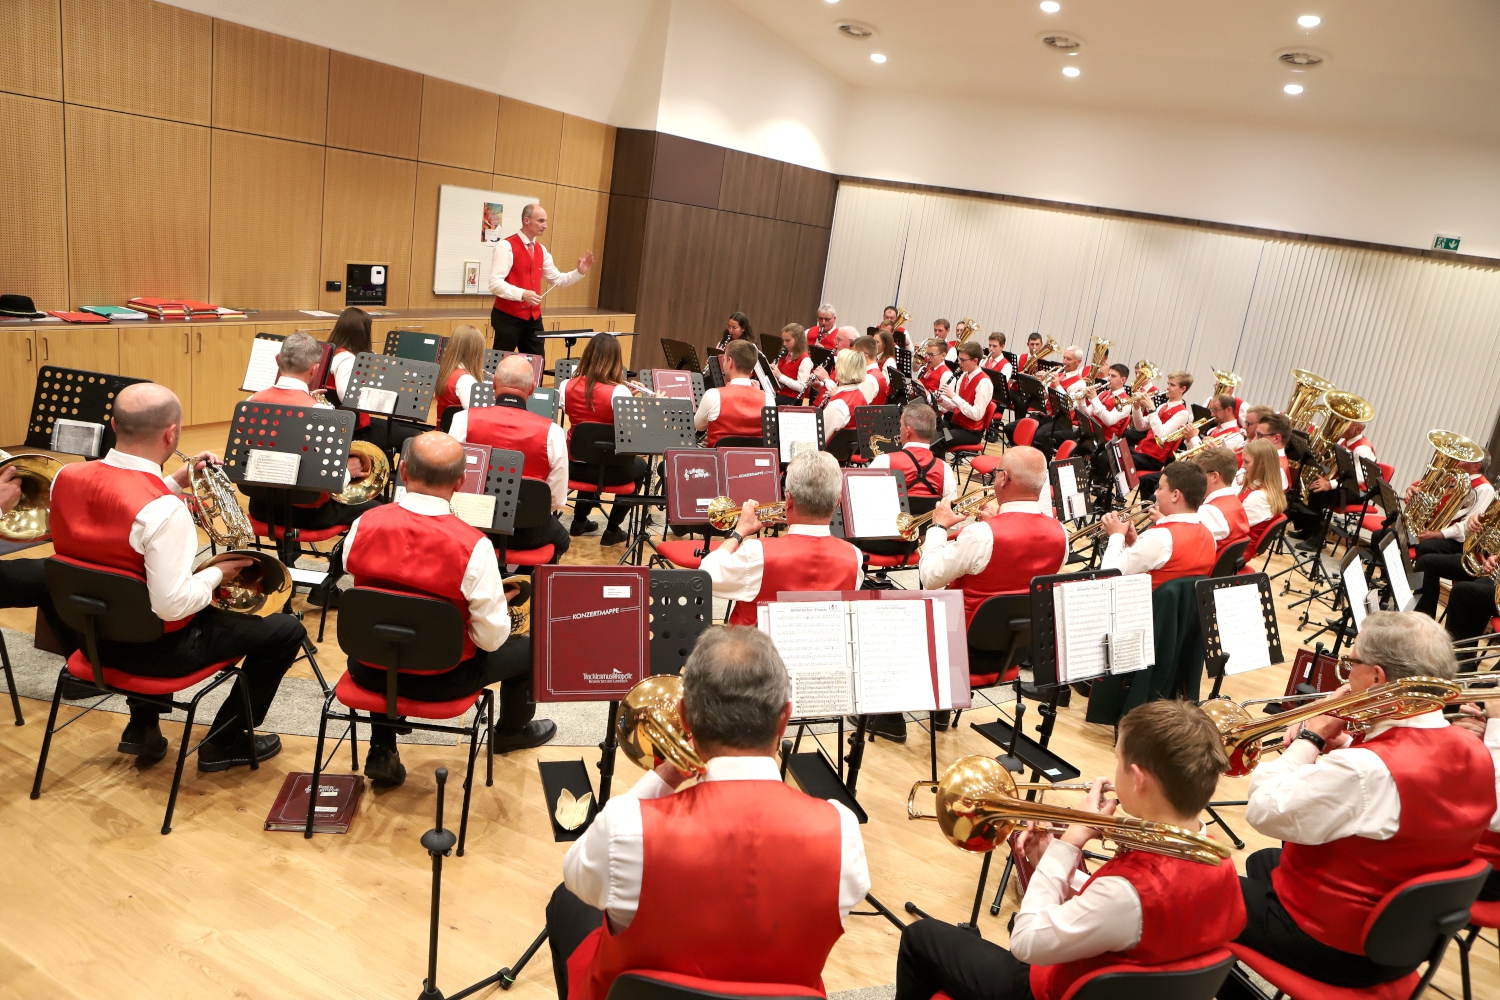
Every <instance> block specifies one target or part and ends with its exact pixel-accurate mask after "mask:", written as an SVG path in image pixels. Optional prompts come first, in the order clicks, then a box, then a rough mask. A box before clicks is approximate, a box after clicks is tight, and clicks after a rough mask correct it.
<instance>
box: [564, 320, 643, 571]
mask: <svg viewBox="0 0 1500 1000" xmlns="http://www.w3.org/2000/svg"><path fill="white" fill-rule="evenodd" d="M624 378H625V363H624V361H622V360H621V357H620V342H619V340H617V339H616V338H615V335H614V334H612V333H596V334H594V336H593V337H592V338H590V340H589V342H588V343H587V344H585V345H584V347H583V356H582V357H581V358H580V359H579V362H578V369H577V370H576V371H575V372H573V377H572V378H569V379H564V380H563V385H562V394H563V405H564V407H565V408H566V410H567V414H568V449H569V452H568V453H569V455H571V454H572V445H573V432H574V431H575V430H577V429H578V428H579V427H581V426H583V425H584V424H605V425H608V426H611V427H612V426H614V422H615V407H614V401H615V400H617V399H628V398H629V397H630V394H631V393H630V389H629V388H628V387H627V386H625V385H624V384H623V380H624ZM611 440H613V438H611ZM568 478H569V479H572V480H574V481H579V482H585V483H592V482H595V481H596V480H597V479H598V478H599V465H598V463H593V462H577V461H569V463H568ZM605 479H606V480H608V481H607V482H606V483H605V484H604V485H605V486H618V485H620V484H621V483H635V484H636V489H637V490H638V491H639V490H644V489H645V482H646V460H645V459H644V458H642V457H641V456H640V455H635V456H632V457H631V458H630V460H629V464H628V465H624V464H622V465H619V466H612V467H611V468H610V471H608V472H607V473H606V474H605ZM598 502H599V494H598V492H593V493H587V492H582V491H580V492H579V494H578V498H577V499H576V500H575V501H574V502H573V524H572V526H571V527H570V528H569V529H568V534H570V535H583V534H587V533H588V532H590V531H593V530H594V529H595V528H598V527H599V525H598V523H597V522H594V521H590V520H589V513H590V512H591V511H592V510H593V509H594V506H595V505H596V504H597V503H598ZM629 513H630V507H629V506H627V505H626V504H623V503H620V502H619V501H618V500H616V501H615V503H614V504H613V505H612V506H611V508H610V512H609V523H608V524H607V525H605V528H604V534H603V535H601V536H600V538H599V544H600V545H619V544H621V543H622V542H624V541H625V532H624V531H622V530H621V529H620V525H622V524H624V523H625V516H626V515H627V514H629Z"/></svg>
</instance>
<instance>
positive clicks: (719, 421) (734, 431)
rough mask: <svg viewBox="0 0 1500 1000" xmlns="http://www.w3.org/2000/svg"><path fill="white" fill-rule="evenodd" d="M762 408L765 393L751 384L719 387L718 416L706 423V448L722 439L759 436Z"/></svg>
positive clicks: (764, 404)
mask: <svg viewBox="0 0 1500 1000" xmlns="http://www.w3.org/2000/svg"><path fill="white" fill-rule="evenodd" d="M765 406H766V394H765V393H764V392H763V391H761V390H760V389H757V388H756V387H755V386H753V385H722V386H720V387H719V415H718V416H717V417H715V418H714V419H712V420H710V421H709V422H708V446H709V447H710V448H712V447H713V446H714V443H715V442H717V441H718V440H719V439H720V438H725V437H753V438H758V437H760V436H761V435H762V433H763V431H762V428H761V421H760V411H761V410H763V409H765Z"/></svg>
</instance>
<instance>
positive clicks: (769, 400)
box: [693, 378, 776, 431]
mask: <svg viewBox="0 0 1500 1000" xmlns="http://www.w3.org/2000/svg"><path fill="white" fill-rule="evenodd" d="M728 384H729V385H742V386H745V387H746V388H749V389H760V390H762V391H764V392H765V394H766V405H767V406H775V405H776V393H774V392H772V391H770V390H767V389H766V388H765V386H763V385H761V384H760V382H758V381H757V380H755V379H753V378H732V379H730V380H729V382H728ZM718 419H719V390H718V388H717V387H715V388H712V389H705V390H704V392H703V398H702V399H700V400H698V412H697V413H695V414H693V426H694V427H696V428H698V430H700V431H701V430H705V429H706V428H707V427H708V425H709V424H710V423H712V422H713V421H715V420H718Z"/></svg>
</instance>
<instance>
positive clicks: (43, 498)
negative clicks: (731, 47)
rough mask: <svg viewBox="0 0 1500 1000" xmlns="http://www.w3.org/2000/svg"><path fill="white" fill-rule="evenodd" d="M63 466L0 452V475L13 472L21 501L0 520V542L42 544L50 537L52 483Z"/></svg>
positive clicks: (42, 457)
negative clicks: (17, 483) (19, 488)
mask: <svg viewBox="0 0 1500 1000" xmlns="http://www.w3.org/2000/svg"><path fill="white" fill-rule="evenodd" d="M62 467H63V464H62V463H61V462H59V461H58V460H57V459H55V458H53V457H52V456H51V455H38V454H35V453H28V454H25V455H9V454H6V453H5V452H3V451H0V472H3V471H5V470H6V469H15V470H16V478H17V479H19V480H20V481H21V499H19V500H17V501H16V505H15V506H14V507H12V508H11V509H10V510H9V511H8V512H7V513H6V514H5V515H4V516H0V538H3V539H5V540H6V541H9V542H44V541H46V540H47V539H48V538H50V537H51V536H52V481H53V480H54V479H56V478H57V474H58V472H59V471H61V470H62Z"/></svg>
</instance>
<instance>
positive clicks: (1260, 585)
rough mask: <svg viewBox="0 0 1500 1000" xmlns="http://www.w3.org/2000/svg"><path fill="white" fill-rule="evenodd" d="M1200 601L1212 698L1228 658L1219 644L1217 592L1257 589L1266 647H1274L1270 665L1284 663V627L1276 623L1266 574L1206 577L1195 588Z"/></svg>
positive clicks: (1206, 663) (1217, 690) (1274, 606)
mask: <svg viewBox="0 0 1500 1000" xmlns="http://www.w3.org/2000/svg"><path fill="white" fill-rule="evenodd" d="M1195 587H1196V589H1197V599H1198V624H1199V626H1200V627H1201V628H1202V630H1203V665H1204V667H1205V668H1206V669H1207V670H1208V676H1210V677H1212V678H1213V679H1214V688H1213V692H1212V693H1211V694H1210V695H1209V697H1210V698H1217V697H1218V696H1219V688H1220V687H1221V686H1222V685H1223V683H1224V677H1225V667H1226V665H1227V664H1228V662H1229V657H1228V656H1227V655H1225V653H1224V650H1223V648H1222V647H1221V646H1220V644H1219V616H1218V613H1217V610H1216V606H1215V604H1214V592H1215V591H1219V590H1224V589H1226V588H1229V587H1255V588H1256V589H1257V590H1258V591H1259V593H1260V609H1261V616H1262V618H1263V620H1264V622H1265V626H1266V643H1267V645H1269V646H1270V647H1271V662H1272V663H1280V662H1282V660H1284V659H1285V654H1283V652H1282V649H1281V626H1280V625H1279V624H1278V623H1277V621H1276V603H1275V602H1274V601H1273V600H1272V599H1271V578H1270V577H1268V576H1267V575H1266V574H1264V573H1248V574H1245V575H1243V576H1217V577H1207V578H1204V579H1202V580H1199V581H1198V582H1197V584H1195Z"/></svg>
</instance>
